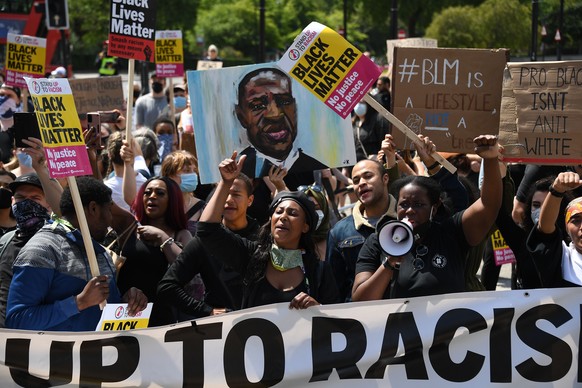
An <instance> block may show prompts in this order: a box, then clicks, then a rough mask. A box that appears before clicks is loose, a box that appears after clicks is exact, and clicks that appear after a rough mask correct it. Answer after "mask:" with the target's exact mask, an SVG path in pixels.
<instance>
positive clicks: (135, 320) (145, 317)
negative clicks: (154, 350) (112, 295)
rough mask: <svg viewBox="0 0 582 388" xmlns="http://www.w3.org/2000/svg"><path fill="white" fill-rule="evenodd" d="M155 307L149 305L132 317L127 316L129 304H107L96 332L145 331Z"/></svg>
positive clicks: (151, 304)
mask: <svg viewBox="0 0 582 388" xmlns="http://www.w3.org/2000/svg"><path fill="white" fill-rule="evenodd" d="M153 305H154V304H153V303H148V306H147V307H146V308H145V309H144V310H142V311H140V312H138V313H137V314H135V316H133V317H130V316H129V315H128V314H127V303H107V305H106V306H105V307H104V308H103V312H102V313H101V319H100V320H99V323H98V324H97V328H96V329H95V331H120V330H133V329H145V328H147V327H148V322H149V321H150V316H151V315H152V307H153Z"/></svg>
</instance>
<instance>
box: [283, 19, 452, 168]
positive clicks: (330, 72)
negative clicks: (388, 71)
mask: <svg viewBox="0 0 582 388" xmlns="http://www.w3.org/2000/svg"><path fill="white" fill-rule="evenodd" d="M277 65H278V66H279V67H280V68H281V69H283V70H284V71H285V72H287V73H289V75H291V76H292V77H293V78H295V79H296V80H297V81H298V82H299V83H300V84H301V85H302V86H304V87H305V88H306V89H307V90H309V91H310V92H311V93H313V94H314V95H315V96H316V97H317V98H318V99H319V100H321V101H322V102H324V103H325V104H326V106H327V107H329V108H330V109H331V110H332V111H334V112H335V113H336V114H338V115H339V116H340V117H342V118H346V117H348V116H349V115H350V113H351V112H352V110H353V108H354V107H355V106H356V104H357V103H358V102H359V101H360V100H362V99H364V101H366V102H367V103H368V105H370V106H371V107H372V108H374V109H375V110H376V111H377V112H378V113H380V114H381V115H382V116H384V117H385V118H386V119H387V120H388V121H389V122H391V123H392V124H393V125H394V126H395V127H396V128H397V129H398V130H400V131H401V132H402V134H403V135H404V136H406V137H407V138H409V139H410V141H412V142H415V143H418V144H420V143H421V142H420V140H419V139H418V138H417V136H416V134H415V133H414V132H412V131H411V130H410V129H409V128H408V127H406V125H404V124H403V123H402V122H401V121H400V120H398V119H397V118H396V117H395V116H394V115H393V114H392V113H390V112H388V111H387V110H386V109H385V108H384V107H383V106H382V105H381V104H379V103H377V102H376V100H374V98H373V97H372V96H371V95H370V94H368V91H369V90H370V88H371V87H372V86H373V85H375V84H376V81H377V79H378V77H379V76H380V74H381V70H380V68H379V67H378V66H376V64H375V63H374V62H372V61H371V60H370V59H369V58H368V57H366V56H365V55H363V54H362V53H361V52H360V51H359V50H358V49H357V48H355V47H354V46H352V45H351V44H350V43H349V42H348V41H347V40H345V39H344V38H343V37H342V36H341V35H340V34H338V33H337V32H335V31H333V30H332V29H331V28H329V27H326V26H324V25H322V24H319V23H317V22H312V23H310V24H309V25H308V26H307V27H306V28H305V29H304V30H303V31H302V32H301V34H299V35H298V36H297V37H296V38H295V40H294V41H293V44H292V45H291V46H290V47H289V48H288V49H287V52H286V53H285V54H284V55H283V57H282V58H281V59H280V60H279V62H278V63H277ZM431 156H432V157H433V158H434V159H435V160H437V161H438V162H439V163H440V164H441V165H442V166H443V167H445V168H446V169H447V170H449V171H450V172H454V171H455V170H456V169H455V167H454V166H453V165H451V164H450V163H449V162H448V161H447V160H446V159H444V158H443V157H442V156H440V155H439V154H438V153H436V152H433V153H432V154H431Z"/></svg>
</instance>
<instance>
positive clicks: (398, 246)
mask: <svg viewBox="0 0 582 388" xmlns="http://www.w3.org/2000/svg"><path fill="white" fill-rule="evenodd" d="M474 143H475V153H476V154H478V155H479V156H481V158H482V159H483V163H484V180H483V189H482V191H481V198H480V199H478V200H477V201H475V202H474V203H473V204H472V205H471V206H469V207H468V208H467V209H465V210H461V211H458V212H457V213H455V214H453V215H452V216H447V215H445V214H444V213H446V212H445V209H444V206H443V204H442V199H441V197H442V192H443V189H442V187H441V185H440V184H439V183H438V182H437V181H436V180H435V179H432V178H429V177H424V176H409V177H406V178H403V179H400V180H398V181H396V182H395V183H394V186H393V187H392V191H393V192H394V193H395V197H396V198H397V199H398V204H397V215H398V220H399V221H400V222H401V224H396V225H395V224H394V223H393V222H389V220H383V219H381V220H380V221H379V222H378V225H377V227H376V231H377V232H376V233H375V234H372V235H371V236H370V237H369V238H368V239H367V240H366V242H365V244H364V246H363V247H362V249H361V251H360V254H359V256H358V261H357V264H356V277H355V281H354V287H353V291H352V293H353V300H354V301H361V300H377V299H387V298H401V297H402V298H403V297H413V296H424V295H437V294H444V293H451V292H463V291H465V278H464V268H465V259H466V257H467V252H468V250H469V248H470V247H472V246H476V245H477V244H479V243H480V242H481V241H482V240H483V239H484V238H485V236H486V235H487V233H488V232H489V229H490V228H491V226H492V225H493V223H494V221H495V217H496V215H497V212H498V211H499V207H500V206H501V199H502V198H501V195H502V183H501V176H500V172H499V166H498V158H499V151H498V145H497V137H496V136H492V135H481V136H478V137H476V138H475V139H474ZM424 162H425V164H428V165H430V167H429V170H431V173H432V172H433V170H434V169H435V168H434V165H433V164H431V163H430V161H427V160H426V159H425V160H424ZM386 227H387V228H389V229H387V230H385V231H384V232H383V231H382V230H383V229H384V228H386ZM407 228H410V229H411V230H412V231H411V232H410V233H409V234H407V233H405V230H406V229H407ZM380 236H381V237H380ZM403 244H404V246H405V247H406V248H407V249H405V250H404V251H403V250H402V247H403ZM405 244H408V246H407V245H405ZM403 252H404V253H403ZM391 253H392V254H391Z"/></svg>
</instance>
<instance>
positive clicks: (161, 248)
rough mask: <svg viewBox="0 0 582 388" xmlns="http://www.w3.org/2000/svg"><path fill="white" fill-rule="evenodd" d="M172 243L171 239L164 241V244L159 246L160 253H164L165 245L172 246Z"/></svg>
mask: <svg viewBox="0 0 582 388" xmlns="http://www.w3.org/2000/svg"><path fill="white" fill-rule="evenodd" d="M173 243H174V239H173V238H172V237H168V239H167V240H166V241H164V242H163V243H162V245H160V251H162V252H163V251H164V247H165V246H166V245H172V244H173Z"/></svg>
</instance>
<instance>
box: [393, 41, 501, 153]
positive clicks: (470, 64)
mask: <svg viewBox="0 0 582 388" xmlns="http://www.w3.org/2000/svg"><path fill="white" fill-rule="evenodd" d="M506 53H507V50H503V49H500V50H477V49H442V48H413V47H397V48H396V50H395V62H394V67H393V77H392V91H393V95H392V101H393V104H394V115H395V116H396V117H398V118H399V119H400V120H402V121H403V122H404V123H405V124H406V125H407V126H408V127H409V128H410V129H412V130H413V131H414V132H415V133H417V134H422V135H425V136H429V137H430V138H431V140H432V141H434V142H435V144H437V146H438V150H439V151H443V152H458V153H473V152H474V144H473V139H474V138H475V137H477V136H479V135H484V134H492V135H495V134H497V133H498V131H499V117H500V113H499V112H500V105H501V89H502V77H503V69H504V67H505V63H506ZM393 135H394V138H395V141H396V143H397V145H398V146H399V147H400V148H402V149H407V148H411V143H410V140H408V139H406V138H405V137H404V136H403V135H402V134H400V133H397V132H395V133H394V134H393Z"/></svg>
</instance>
